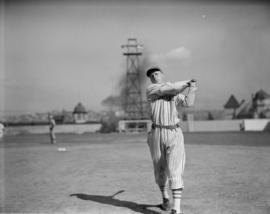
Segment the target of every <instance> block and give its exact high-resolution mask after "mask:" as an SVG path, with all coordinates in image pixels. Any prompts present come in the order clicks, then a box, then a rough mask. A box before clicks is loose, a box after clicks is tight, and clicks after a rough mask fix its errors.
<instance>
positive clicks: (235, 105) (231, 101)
mask: <svg viewBox="0 0 270 214" xmlns="http://www.w3.org/2000/svg"><path fill="white" fill-rule="evenodd" d="M239 106H240V104H239V102H238V101H237V99H236V98H235V97H234V95H231V96H230V98H229V100H228V101H227V102H226V104H225V105H224V108H226V109H236V108H238V107H239Z"/></svg>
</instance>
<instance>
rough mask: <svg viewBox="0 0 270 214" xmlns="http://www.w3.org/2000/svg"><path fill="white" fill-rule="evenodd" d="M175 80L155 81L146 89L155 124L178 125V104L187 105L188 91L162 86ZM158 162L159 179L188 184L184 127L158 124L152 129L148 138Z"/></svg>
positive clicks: (161, 183) (175, 184)
mask: <svg viewBox="0 0 270 214" xmlns="http://www.w3.org/2000/svg"><path fill="white" fill-rule="evenodd" d="M171 84H172V83H158V84H151V85H150V86H149V87H148V88H147V91H146V96H147V100H148V101H149V102H150V104H151V119H152V122H153V124H159V125H162V126H168V125H175V124H178V123H179V122H180V119H179V118H178V112H177V105H185V102H186V101H185V95H184V94H181V93H179V94H176V95H166V92H162V90H160V89H161V88H162V87H163V86H165V85H171ZM147 142H148V145H149V148H150V152H151V157H152V160H153V165H154V174H155V180H156V183H157V184H158V185H159V186H164V185H165V186H166V185H168V182H169V183H170V186H171V188H172V189H178V188H184V183H183V172H184V167H185V159H186V157H185V147H184V137H183V133H182V130H181V129H180V127H179V128H175V129H165V128H155V129H152V130H151V131H150V132H149V133H148V139H147Z"/></svg>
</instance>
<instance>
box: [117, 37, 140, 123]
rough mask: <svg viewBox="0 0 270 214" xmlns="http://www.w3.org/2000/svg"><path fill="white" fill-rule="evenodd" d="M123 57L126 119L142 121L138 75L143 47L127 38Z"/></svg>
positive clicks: (134, 39) (132, 39)
mask: <svg viewBox="0 0 270 214" xmlns="http://www.w3.org/2000/svg"><path fill="white" fill-rule="evenodd" d="M121 48H122V49H123V50H124V52H123V55H124V56H126V64H127V67H126V71H127V76H126V91H125V92H126V94H125V104H124V108H125V109H124V110H125V114H126V119H132V120H136V119H142V118H143V104H142V93H141V82H140V73H139V56H140V55H142V52H141V51H140V50H141V49H142V48H143V46H142V45H140V44H138V42H137V39H136V38H129V39H128V41H127V44H126V45H122V46H121Z"/></svg>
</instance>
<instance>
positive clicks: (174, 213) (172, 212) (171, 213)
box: [170, 210, 183, 214]
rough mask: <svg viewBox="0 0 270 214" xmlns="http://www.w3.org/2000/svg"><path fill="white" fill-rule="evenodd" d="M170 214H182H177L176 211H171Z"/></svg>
mask: <svg viewBox="0 0 270 214" xmlns="http://www.w3.org/2000/svg"><path fill="white" fill-rule="evenodd" d="M170 214H183V213H177V212H176V210H171V212H170Z"/></svg>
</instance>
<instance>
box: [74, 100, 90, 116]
mask: <svg viewBox="0 0 270 214" xmlns="http://www.w3.org/2000/svg"><path fill="white" fill-rule="evenodd" d="M81 113H84V114H85V113H87V111H86V109H85V107H84V106H83V104H82V103H80V102H79V103H78V104H77V105H76V106H75V108H74V110H73V114H81Z"/></svg>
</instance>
